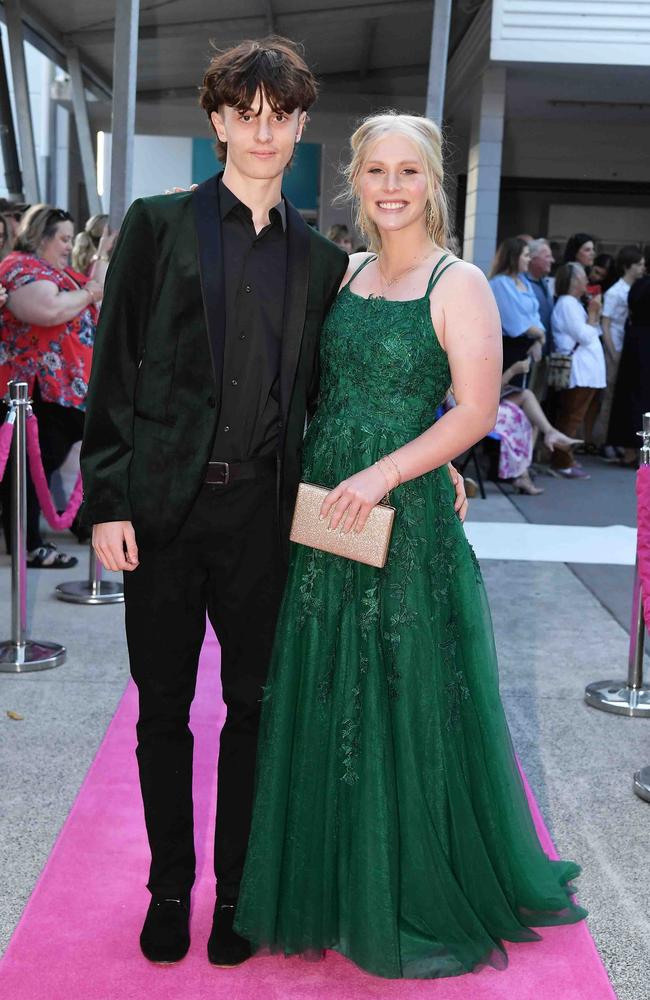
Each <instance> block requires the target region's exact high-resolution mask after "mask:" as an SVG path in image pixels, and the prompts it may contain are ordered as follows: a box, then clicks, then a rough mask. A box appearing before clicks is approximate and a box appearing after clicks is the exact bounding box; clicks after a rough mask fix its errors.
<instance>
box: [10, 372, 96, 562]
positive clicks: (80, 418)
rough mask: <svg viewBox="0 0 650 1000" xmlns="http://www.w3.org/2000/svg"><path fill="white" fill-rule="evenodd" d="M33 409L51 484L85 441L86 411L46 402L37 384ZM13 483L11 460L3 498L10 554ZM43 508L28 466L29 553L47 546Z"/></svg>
mask: <svg viewBox="0 0 650 1000" xmlns="http://www.w3.org/2000/svg"><path fill="white" fill-rule="evenodd" d="M32 407H33V410H34V414H35V416H36V419H37V420H38V437H39V442H40V446H41V457H42V459H43V469H44V471H45V475H46V478H47V481H48V483H49V482H50V479H51V477H52V473H53V472H56V470H57V469H59V468H60V467H61V466H62V465H63V463H64V462H65V460H66V458H67V457H68V452H69V451H70V449H71V448H72V445H73V444H76V442H77V441H81V439H82V437H83V432H84V418H85V414H84V412H83V410H77V409H76V408H75V407H74V406H60V405H59V404H58V403H46V402H44V401H43V400H42V399H41V394H40V392H39V389H38V383H36V384H35V385H34V392H33V398H32ZM12 481H13V459H12V457H10V458H9V461H8V462H7V470H6V473H5V476H4V479H3V480H2V486H1V487H0V496H1V497H2V527H3V531H4V536H5V543H6V546H7V552H10V551H11V513H10V511H11V483H12ZM40 514H41V508H40V505H39V502H38V498H37V496H36V490H35V489H34V484H33V482H32V477H31V475H30V474H29V461H28V463H27V538H26V544H27V551H28V552H31V551H32V550H33V549H37V548H39V547H40V546H41V545H43V537H42V535H41V530H40V526H39V521H40Z"/></svg>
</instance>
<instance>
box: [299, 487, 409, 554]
mask: <svg viewBox="0 0 650 1000" xmlns="http://www.w3.org/2000/svg"><path fill="white" fill-rule="evenodd" d="M330 492H331V490H328V489H326V488H325V487H324V486H315V485H314V484H313V483H300V485H299V486H298V496H297V498H296V507H295V510H294V512H293V521H292V524H291V532H290V535H289V538H290V539H291V541H292V542H297V543H298V544H299V545H307V546H309V547H310V548H313V549H321V551H323V552H330V553H331V554H332V555H335V556H342V557H343V558H344V559H354V560H355V561H356V562H361V563H365V564H366V565H368V566H376V567H377V569H383V567H384V566H385V565H386V560H387V558H388V547H389V545H390V538H391V534H392V531H393V522H394V520H395V508H394V507H391V506H390V504H389V503H387V502H386V500H387V499H388V498H387V497H386V498H385V499H384V500H382V501H381V503H378V504H377V505H376V506H375V507H373V508H372V510H371V511H370V514H369V515H368V520H367V521H366V525H365V527H364V529H363V531H361V532H359V533H358V534H357V533H356V532H355V531H354V530H352V531H348V532H343V531H338V530H337V531H328V530H327V526H328V519H327V518H326V519H325V520H323V521H321V519H320V509H321V506H322V503H323V500H324V499H325V497H326V496H327V494H328V493H330Z"/></svg>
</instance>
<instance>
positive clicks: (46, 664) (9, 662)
mask: <svg viewBox="0 0 650 1000" xmlns="http://www.w3.org/2000/svg"><path fill="white" fill-rule="evenodd" d="M27 389H28V386H27V382H10V383H9V399H10V406H11V408H12V410H13V412H14V414H15V416H14V420H15V426H14V438H13V442H12V458H11V461H12V463H13V483H12V487H11V504H12V509H11V552H12V562H11V639H9V640H7V641H5V642H2V643H0V671H1V672H2V673H13V674H22V673H27V671H29V670H47V669H48V668H50V667H58V666H59V665H60V664H61V663H63V662H64V661H65V656H66V652H65V646H60V645H59V644H58V643H56V642H41V641H40V640H37V639H28V638H27V552H26V548H25V543H26V537H27V448H26V444H27V441H26V435H25V422H26V418H27V407H28V406H29V397H28V394H27Z"/></svg>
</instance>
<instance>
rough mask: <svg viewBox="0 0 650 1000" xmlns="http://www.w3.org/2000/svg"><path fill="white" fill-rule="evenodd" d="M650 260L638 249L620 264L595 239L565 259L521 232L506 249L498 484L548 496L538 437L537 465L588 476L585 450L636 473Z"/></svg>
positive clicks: (568, 250)
mask: <svg viewBox="0 0 650 1000" xmlns="http://www.w3.org/2000/svg"><path fill="white" fill-rule="evenodd" d="M645 256H646V255H645V250H643V249H641V248H640V247H638V246H624V247H622V248H621V249H620V250H619V251H618V253H617V255H616V257H615V258H614V257H612V255H610V254H597V242H596V239H595V238H594V237H593V236H592V235H590V234H589V233H575V234H574V235H572V236H571V237H569V239H568V240H567V242H566V245H565V247H564V249H563V251H562V252H561V256H560V260H559V261H556V258H555V255H554V253H553V250H552V248H551V244H550V242H549V241H548V240H547V239H544V238H538V239H535V238H533V237H532V236H530V235H528V234H522V235H520V236H514V237H511V238H509V239H506V240H504V241H503V242H502V243H501V245H500V246H499V248H498V250H497V253H496V255H495V258H494V261H493V264H492V269H491V272H490V284H491V286H492V290H493V292H494V296H495V298H496V301H497V305H498V308H499V314H500V317H501V326H502V334H503V356H504V378H503V387H502V396H501V404H500V406H499V417H498V420H497V425H496V427H495V432H494V438H495V439H497V440H499V442H500V451H499V471H498V475H499V478H501V479H504V480H509V481H511V482H512V483H513V485H514V486H515V488H517V489H519V490H520V492H525V493H530V494H531V495H534V494H536V493H540V492H541V489H540V488H539V487H537V486H535V484H534V482H533V478H532V476H531V466H532V463H533V455H534V454H535V443H536V437H537V433H538V432H539V431H541V432H542V435H543V441H540V443H539V447H538V449H537V452H536V457H537V459H538V462H539V461H542V460H544V459H550V466H551V470H552V471H553V472H554V473H555V474H556V475H558V476H562V477H564V478H566V479H571V480H578V479H588V478H589V473H588V472H586V471H585V469H584V468H583V467H582V465H581V464H580V462H579V461H578V459H577V458H576V453H579V452H584V453H587V454H590V455H597V456H599V457H600V458H602V459H603V460H604V461H607V462H620V463H621V464H623V465H629V466H632V467H634V466H635V465H636V463H637V461H638V439H637V436H636V434H637V431H639V430H640V429H641V426H642V415H643V413H644V412H646V411H647V410H649V409H650V381H649V379H648V375H650V370H649V368H648V365H649V363H650V352H649V348H648V346H647V345H648V344H650V340H649V339H648V335H649V334H650V320H649V314H648V299H649V293H650V277H648V276H646V273H645ZM522 390H525V391H523V392H522ZM513 407H516V408H518V410H519V412H517V410H516V409H513ZM546 424H550V425H551V429H552V430H555V431H557V432H559V434H560V435H561V436H560V437H559V438H558V437H557V435H556V436H555V437H553V435H552V434H551V435H550V434H549V428H548V427H547V426H546ZM544 445H546V448H545V447H544Z"/></svg>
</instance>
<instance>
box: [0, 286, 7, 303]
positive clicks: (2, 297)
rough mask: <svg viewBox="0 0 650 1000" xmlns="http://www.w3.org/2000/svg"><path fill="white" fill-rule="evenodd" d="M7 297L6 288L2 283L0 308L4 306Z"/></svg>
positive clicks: (0, 287)
mask: <svg viewBox="0 0 650 1000" xmlns="http://www.w3.org/2000/svg"><path fill="white" fill-rule="evenodd" d="M8 298H9V295H8V293H7V289H6V288H5V286H4V285H0V309H3V308H4V307H5V306H6V304H7V299H8Z"/></svg>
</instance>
